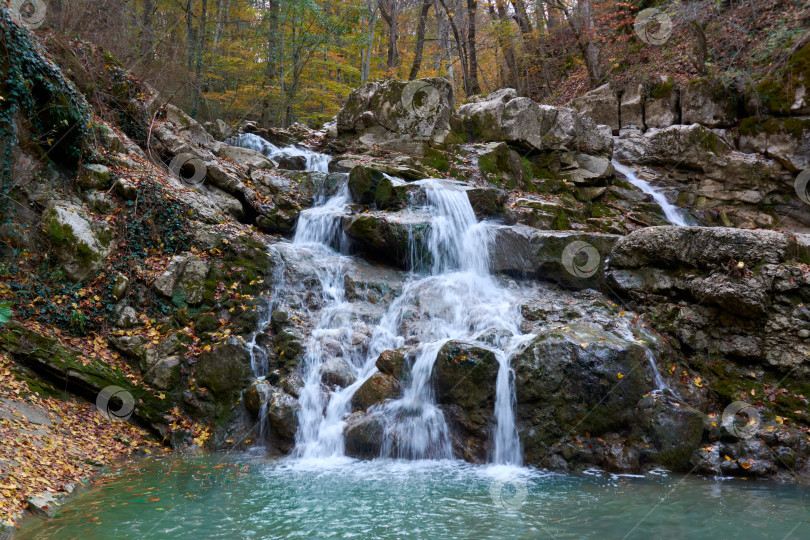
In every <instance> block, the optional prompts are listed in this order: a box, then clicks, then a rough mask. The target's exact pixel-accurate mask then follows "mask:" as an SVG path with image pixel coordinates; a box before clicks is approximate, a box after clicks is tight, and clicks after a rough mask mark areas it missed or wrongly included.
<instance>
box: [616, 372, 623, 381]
mask: <svg viewBox="0 0 810 540" xmlns="http://www.w3.org/2000/svg"><path fill="white" fill-rule="evenodd" d="M616 376H617V377H618V378H620V379H624V375H622V374H621V372H619V373H617V374H616Z"/></svg>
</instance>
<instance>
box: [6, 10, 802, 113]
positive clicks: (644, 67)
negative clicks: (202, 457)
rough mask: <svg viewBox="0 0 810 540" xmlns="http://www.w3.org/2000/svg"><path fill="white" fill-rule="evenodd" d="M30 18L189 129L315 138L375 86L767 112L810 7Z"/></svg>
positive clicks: (48, 14) (119, 13) (122, 13)
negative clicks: (111, 59)
mask: <svg viewBox="0 0 810 540" xmlns="http://www.w3.org/2000/svg"><path fill="white" fill-rule="evenodd" d="M37 1H41V0H37ZM16 2H17V3H22V0H16ZM42 3H43V4H44V2H42ZM25 5H26V6H27V8H26V9H27V10H28V11H27V13H29V17H30V20H29V26H33V27H38V28H40V30H48V29H49V30H50V31H52V32H54V33H55V34H58V36H59V38H58V39H56V38H57V36H56V35H55V36H52V38H54V39H50V40H48V43H50V44H51V45H50V46H51V47H58V46H59V42H60V41H62V43H61V45H62V46H65V47H68V48H69V47H70V46H71V45H70V44H69V43H66V40H72V39H75V38H80V39H84V40H88V41H90V42H93V43H95V44H98V45H102V46H104V47H106V48H107V49H108V50H109V51H110V52H111V53H112V54H113V55H114V56H115V57H117V58H119V59H120V60H121V62H122V64H123V66H124V67H125V68H127V69H129V70H130V71H132V72H133V73H135V74H136V75H138V76H140V77H141V78H143V79H144V80H145V81H147V82H148V83H150V84H152V85H153V86H155V87H156V88H157V89H158V90H159V91H160V92H161V93H162V94H164V95H167V96H173V98H172V99H173V102H175V103H176V104H177V105H178V106H181V108H184V109H185V110H188V111H190V113H191V116H192V117H195V118H198V119H201V120H208V119H214V118H223V119H225V120H226V121H228V122H229V123H233V124H236V123H238V121H240V120H243V119H245V118H248V119H253V120H260V121H261V122H262V123H263V124H264V125H266V126H282V127H286V126H289V125H290V124H292V123H294V122H304V123H307V124H309V125H310V126H313V127H315V126H320V125H321V124H322V123H323V122H325V121H327V120H328V119H329V118H331V117H332V116H333V115H334V114H335V113H336V112H337V110H338V108H339V106H340V104H341V102H342V101H343V99H345V97H346V96H347V95H348V94H349V92H350V91H351V90H352V89H354V88H356V87H357V86H358V85H359V84H361V83H362V82H364V81H365V80H367V79H374V78H400V79H411V80H412V79H415V78H417V77H431V76H442V77H447V78H448V79H449V80H451V81H452V82H453V85H454V87H455V90H456V95H457V96H460V97H461V98H462V99H463V98H464V96H470V95H474V94H481V93H489V92H492V91H493V90H496V89H498V88H503V87H510V88H515V89H516V90H517V91H518V93H519V94H520V95H526V96H530V97H532V98H534V99H536V100H539V101H542V102H548V103H554V104H563V103H566V102H568V101H569V100H570V99H572V98H574V97H576V96H578V95H580V94H582V93H584V92H585V91H587V90H588V89H591V88H595V87H597V86H599V85H600V84H603V83H605V82H609V81H612V82H614V83H618V84H619V86H621V83H622V82H623V81H629V80H635V81H642V82H643V81H644V80H648V79H651V78H656V77H658V76H659V75H669V76H672V77H673V78H674V79H675V80H676V81H679V82H685V81H686V80H687V79H690V78H694V77H697V76H712V77H716V78H719V79H721V81H722V82H723V83H724V84H725V85H728V86H734V87H737V88H738V89H743V88H744V89H746V90H747V91H752V92H754V93H755V94H756V96H757V97H758V99H760V100H762V99H765V100H767V99H768V98H769V94H772V93H773V90H774V88H773V86H774V85H771V86H770V87H763V86H762V85H761V84H760V86H759V87H757V85H756V84H753V83H752V81H753V80H755V79H756V80H758V81H761V80H766V81H775V83H774V84H775V85H777V86H778V85H779V84H781V82H782V76H783V75H784V73H785V72H786V71H789V69H790V66H789V59H790V57H791V55H792V54H793V53H794V52H795V51H797V50H799V49H800V48H801V47H802V46H803V45H804V44H806V42H807V40H808V29H807V22H808V20H809V16H808V11H809V10H808V3H807V2H805V1H803V0H778V1H773V0H737V1H736V2H735V1H733V0H692V1H675V2H655V1H650V0H629V1H620V0H535V1H533V2H531V1H526V0H289V1H279V0H256V1H251V0H127V1H123V2H114V1H112V0H96V1H92V2H87V1H81V0H54V1H53V2H50V3H48V4H47V5H46V6H45V7H42V6H40V7H36V9H34V7H35V6H37V2H30V1H29V2H27V3H26V4H25ZM651 9H652V10H655V11H650V10H651ZM24 11H25V10H24ZM43 17H44V19H43ZM87 69H89V66H76V70H77V73H76V75H78V76H79V77H80V78H81V77H86V78H88V79H91V78H92V76H91V75H90V74H89V73H85V74H82V73H81V71H82V70H87ZM794 82H795V81H794ZM788 84H790V82H788Z"/></svg>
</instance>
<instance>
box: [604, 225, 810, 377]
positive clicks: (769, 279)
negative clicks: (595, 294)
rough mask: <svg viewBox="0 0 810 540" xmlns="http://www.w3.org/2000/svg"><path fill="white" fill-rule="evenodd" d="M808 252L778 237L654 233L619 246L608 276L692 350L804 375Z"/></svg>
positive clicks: (717, 231) (710, 231)
mask: <svg viewBox="0 0 810 540" xmlns="http://www.w3.org/2000/svg"><path fill="white" fill-rule="evenodd" d="M806 249H807V248H806V247H804V246H802V245H800V244H799V243H797V241H796V240H794V239H793V238H792V237H790V236H788V235H785V234H783V233H778V232H772V231H762V230H752V231H747V230H739V229H728V228H721V227H717V228H702V227H686V228H676V227H653V228H649V229H644V230H640V231H636V232H634V233H632V234H630V235H628V236H626V237H624V238H622V239H620V240H619V241H618V242H617V243H616V245H615V246H614V248H613V250H612V252H611V255H610V263H609V269H608V271H607V278H608V284H609V286H610V287H611V288H612V289H613V290H614V291H615V292H616V293H618V294H622V295H626V297H627V298H629V299H630V300H632V301H633V302H634V303H635V304H637V305H638V306H645V309H652V310H654V311H655V312H656V313H657V314H658V317H659V318H660V319H661V321H662V322H663V324H664V325H665V328H666V329H668V330H669V331H671V332H672V333H673V335H675V336H676V337H677V338H678V339H679V340H680V341H681V342H682V344H683V346H684V347H685V348H686V349H688V350H690V351H695V352H701V351H711V352H712V353H714V354H719V355H720V356H721V357H725V358H728V359H729V360H734V361H738V360H742V361H745V362H755V363H757V364H759V365H762V366H765V367H767V368H769V369H772V370H786V371H789V370H791V369H795V370H798V371H799V372H804V371H807V369H808V367H809V364H808V361H807V352H806V351H805V347H804V345H803V343H804V339H805V338H804V337H802V336H806V335H810V320H809V319H808V316H807V313H805V311H806V308H804V307H803V304H802V302H804V301H805V300H804V299H805V298H806V297H808V294H810V288H808V287H810V281H808V278H807V275H806V273H805V272H804V271H803V270H802V269H801V266H800V265H799V261H801V260H806V259H807V256H808V255H807V251H806ZM718 321H719V322H720V324H717V322H718Z"/></svg>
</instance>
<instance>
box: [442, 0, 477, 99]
mask: <svg viewBox="0 0 810 540" xmlns="http://www.w3.org/2000/svg"><path fill="white" fill-rule="evenodd" d="M439 2H441V4H442V7H443V8H444V12H445V13H446V14H447V22H449V23H450V28H451V29H452V30H453V37H454V38H455V40H456V47H457V48H458V59H459V64H461V75H462V78H463V79H464V93H465V94H466V95H468V96H470V95H472V94H471V93H470V66H469V62H468V57H467V45H466V43H467V42H466V41H465V40H464V39H462V37H461V32H460V31H459V29H458V26H457V25H456V22H455V19H453V16H452V15H451V13H450V10H449V9H447V4H446V3H445V1H444V0H439Z"/></svg>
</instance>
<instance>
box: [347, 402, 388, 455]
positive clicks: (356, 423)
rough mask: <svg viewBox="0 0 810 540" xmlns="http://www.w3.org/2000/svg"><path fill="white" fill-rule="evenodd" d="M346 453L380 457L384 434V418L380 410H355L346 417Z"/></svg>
mask: <svg viewBox="0 0 810 540" xmlns="http://www.w3.org/2000/svg"><path fill="white" fill-rule="evenodd" d="M344 434H345V437H346V455H347V456H352V457H358V458H367V459H373V458H376V457H380V452H381V450H382V443H383V438H384V436H385V420H384V419H383V415H382V413H380V412H374V411H373V412H370V413H365V412H362V411H357V412H354V413H352V415H351V416H349V418H347V419H346V424H345V427H344Z"/></svg>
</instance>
